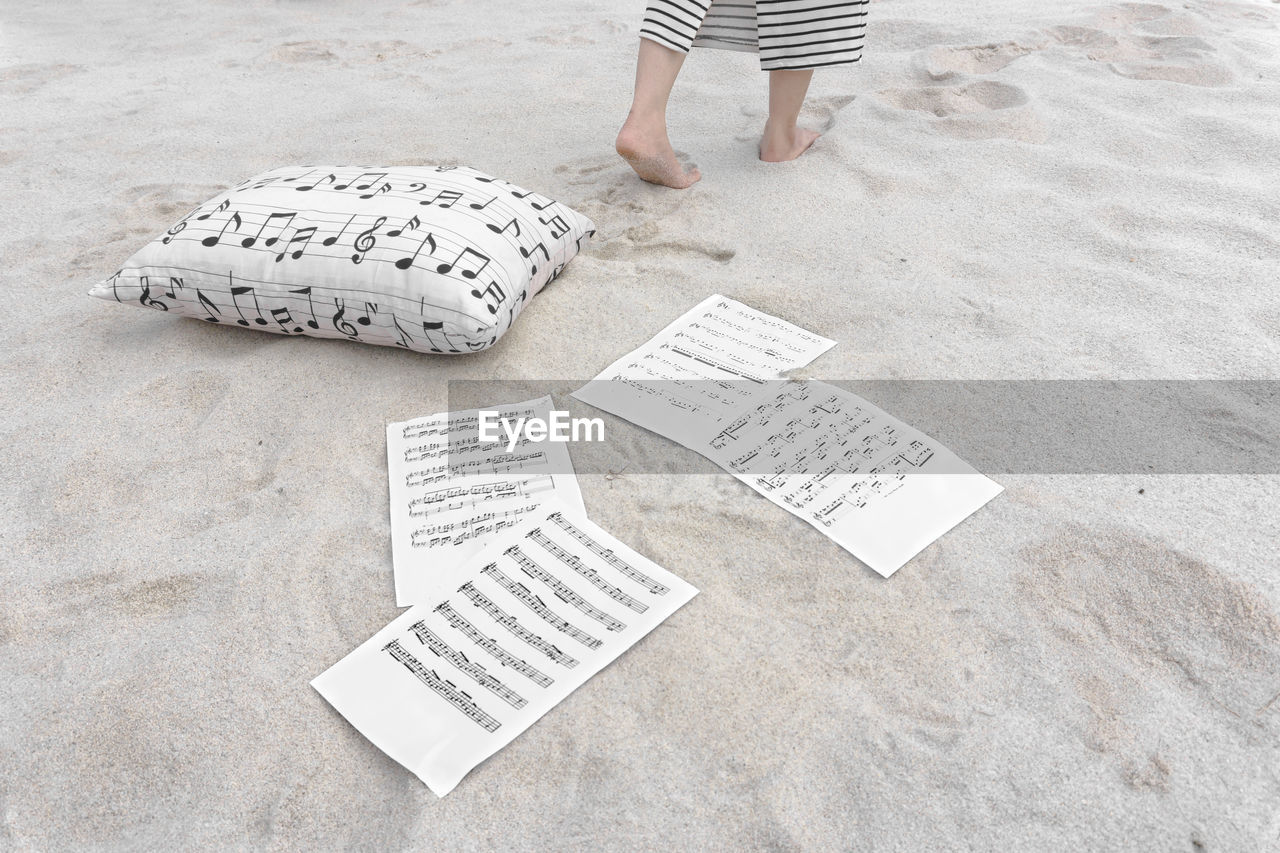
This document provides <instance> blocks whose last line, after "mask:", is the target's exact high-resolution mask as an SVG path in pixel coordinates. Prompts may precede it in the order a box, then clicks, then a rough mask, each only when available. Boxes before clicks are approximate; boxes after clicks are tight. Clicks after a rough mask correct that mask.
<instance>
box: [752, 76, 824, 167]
mask: <svg viewBox="0 0 1280 853" xmlns="http://www.w3.org/2000/svg"><path fill="white" fill-rule="evenodd" d="M812 78H813V69H812V68H809V69H806V70H802V71H801V70H796V71H770V72H769V120H768V121H766V122H765V125H764V136H762V137H761V138H760V159H761V160H765V161H767V162H770V163H778V162H781V161H783V160H794V159H796V158H797V157H799V156H800V155H801V154H803V153H804V152H805V149H807V148H808V147H809V146H810V145H812V144H813V141H814V140H815V139H817V138H818V133H817V132H816V131H812V130H806V129H805V128H803V127H796V119H798V118H799V117H800V107H802V106H804V96H805V93H807V92H808V91H809V81H810V80H811V79H812Z"/></svg>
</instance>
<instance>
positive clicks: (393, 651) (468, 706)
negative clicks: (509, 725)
mask: <svg viewBox="0 0 1280 853" xmlns="http://www.w3.org/2000/svg"><path fill="white" fill-rule="evenodd" d="M382 650H383V651H385V652H387V653H388V654H389V655H391V657H393V658H395V659H396V660H398V661H400V663H402V664H404V665H405V668H406V669H408V670H409V671H410V672H412V673H413V674H414V675H415V676H416V677H417V678H418V680H419V681H421V682H422V683H423V684H425V685H427V686H428V687H430V688H431V689H432V690H434V691H435V692H436V693H437V694H439V695H440V696H441V697H443V698H444V700H445V701H446V702H448V703H449V704H450V705H452V706H453V707H455V708H457V709H458V710H459V711H461V712H462V713H464V714H466V715H467V717H468V718H470V719H471V720H472V721H474V722H475V723H476V724H477V725H479V726H480V727H481V728H482V729H484V730H485V731H488V732H496V731H497V730H498V729H499V728H500V727H501V726H502V723H499V722H498V721H497V720H496V719H494V718H493V717H491V716H489V715H488V714H486V713H485V712H484V711H482V710H480V707H479V706H478V705H476V703H475V700H474V699H472V698H471V697H470V696H468V695H467V694H466V693H464V692H463V691H461V690H459V689H458V685H456V684H454V683H453V682H452V681H449V680H447V679H444V678H441V677H440V676H439V675H438V674H437V673H436V671H435V670H433V669H427V668H426V667H425V666H423V665H422V662H421V661H420V660H418V659H417V658H415V657H414V656H413V655H412V654H410V653H409V651H408V650H407V649H405V647H404V646H402V645H400V641H399V640H392V641H391V642H389V643H387V644H386V645H385V646H383V647H382Z"/></svg>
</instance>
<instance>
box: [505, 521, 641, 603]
mask: <svg viewBox="0 0 1280 853" xmlns="http://www.w3.org/2000/svg"><path fill="white" fill-rule="evenodd" d="M525 537H526V538H527V539H531V540H533V541H534V542H536V543H537V544H538V545H539V546H541V548H542V549H543V550H544V551H546V552H547V553H549V554H551V555H552V556H553V557H555V558H556V559H557V560H559V561H560V562H562V563H564V564H565V565H566V566H568V567H569V568H571V569H573V570H574V571H575V572H577V573H578V574H580V575H582V576H583V577H584V578H586V579H587V581H588V582H589V583H590V584H591V585H592V586H594V587H595V588H596V589H598V590H600V591H601V592H603V593H604V594H605V595H607V596H609V597H610V598H612V599H613V600H614V601H616V602H618V603H619V604H622V605H624V606H626V607H629V608H631V609H632V610H634V611H635V612H636V613H644V612H645V611H646V610H648V609H649V605H647V604H645V603H644V602H641V601H637V600H636V599H634V598H632V597H631V596H629V595H627V594H626V593H625V592H623V591H622V590H620V589H618V588H617V587H616V586H614V585H613V584H611V583H609V582H608V581H606V580H605V579H604V578H602V577H600V573H599V572H597V571H596V570H595V569H593V568H591V567H590V566H587V565H585V564H584V563H583V562H582V561H581V560H580V559H578V558H577V557H575V556H574V555H573V554H570V553H569V552H568V551H566V550H565V549H563V548H561V547H560V546H559V545H557V544H556V543H555V542H553V541H551V539H549V538H548V537H547V534H545V533H543V532H542V529H541V528H539V527H535V528H534V529H533V530H530V531H529V532H528V533H526V534H525Z"/></svg>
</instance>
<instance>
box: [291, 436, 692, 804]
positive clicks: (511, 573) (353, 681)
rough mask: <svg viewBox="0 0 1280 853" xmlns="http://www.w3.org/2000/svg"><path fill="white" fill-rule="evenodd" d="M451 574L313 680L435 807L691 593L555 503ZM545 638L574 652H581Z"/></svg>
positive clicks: (574, 512)
mask: <svg viewBox="0 0 1280 853" xmlns="http://www.w3.org/2000/svg"><path fill="white" fill-rule="evenodd" d="M418 434H419V435H421V433H418ZM553 516H554V518H553ZM525 543H528V545H529V547H530V548H535V547H536V548H537V549H538V550H537V551H536V553H530V552H528V551H525V550H524V544H525ZM575 551H576V552H578V553H576V554H575V553H574V552H575ZM543 554H546V555H548V556H551V557H554V559H547V558H546V557H543V556H542V555H543ZM623 567H625V568H626V569H629V570H630V571H629V573H628V572H624V571H622V570H621V569H622V568H623ZM444 575H445V577H444V580H445V581H446V585H445V586H443V587H442V588H441V591H440V592H437V593H436V594H434V595H433V596H432V597H430V598H428V599H426V600H423V601H421V602H420V603H418V604H415V605H414V606H413V607H411V608H410V609H409V610H408V611H406V612H405V613H403V614H401V615H400V616H399V617H398V618H397V619H395V620H394V621H393V622H391V623H390V624H389V625H387V626H386V627H385V628H383V629H382V630H381V631H379V632H377V633H376V634H375V635H374V636H373V637H371V638H370V639H369V640H368V641H366V642H365V643H363V644H362V645H360V646H359V647H358V648H357V649H355V650H354V651H353V652H351V653H350V654H349V655H347V656H346V657H345V658H343V659H342V660H341V661H339V662H338V663H336V664H335V665H334V666H332V667H330V668H329V669H328V670H326V671H325V672H324V673H322V674H321V675H320V676H319V677H317V678H316V679H315V680H314V681H313V682H312V685H313V686H314V687H315V688H316V690H318V691H319V692H320V693H321V695H323V696H324V698H325V699H326V700H327V701H328V702H329V703H330V704H332V705H333V706H334V707H335V708H336V709H337V710H338V711H339V712H340V713H341V714H342V715H343V716H345V717H346V718H347V719H348V720H349V721H350V722H351V723H352V724H353V725H354V726H355V727H356V728H357V729H358V730H359V731H360V732H361V733H363V734H364V735H365V736H366V737H368V738H369V739H370V740H371V741H373V743H374V744H376V745H377V746H378V747H379V748H380V749H382V750H383V751H384V752H386V753H387V754H388V755H390V756H391V757H392V758H394V759H395V760H397V761H399V762H400V763H402V764H404V765H405V766H406V767H408V768H409V769H410V770H412V771H413V772H414V773H415V774H417V776H418V777H419V778H420V779H422V780H423V781H424V782H425V783H426V784H427V785H428V786H429V787H430V788H431V789H432V790H433V791H434V792H435V793H436V794H438V795H440V796H444V795H445V794H446V793H448V792H449V791H450V790H451V789H452V788H453V787H454V786H455V785H456V784H457V783H458V782H459V781H460V780H461V779H462V777H463V776H464V775H465V774H466V773H468V772H469V771H470V770H471V769H472V768H473V767H475V766H476V765H477V764H479V763H480V762H481V761H483V760H484V759H485V758H487V757H489V756H490V755H492V754H493V753H494V752H496V751H497V750H498V749H501V748H502V747H503V746H505V745H506V744H507V743H509V742H510V741H511V740H512V739H513V738H514V737H516V736H517V735H518V734H519V733H520V732H522V731H524V730H525V729H526V728H528V727H529V726H530V725H532V724H533V723H534V722H535V721H537V720H538V718H540V717H541V716H542V715H543V714H545V713H546V712H547V711H549V710H550V709H551V708H552V707H554V706H555V705H556V704H557V703H559V702H560V701H561V700H563V699H564V698H565V697H566V696H568V695H569V693H571V692H572V691H573V690H575V689H577V688H578V687H579V686H581V685H582V684H583V683H584V682H586V681H587V680H588V679H589V678H590V677H591V676H592V675H594V674H595V673H596V672H598V671H600V669H601V668H603V667H604V666H606V665H607V664H608V663H609V662H611V661H612V660H614V659H616V658H617V657H618V656H619V655H621V654H622V653H623V652H624V651H626V650H627V649H628V648H630V647H631V646H632V645H634V644H635V642H636V641H637V640H639V639H640V638H641V637H643V636H644V635H645V634H647V633H648V632H649V631H651V630H653V629H654V628H655V627H657V626H658V625H659V624H660V623H661V622H662V621H663V620H665V619H666V618H667V617H668V616H670V615H671V614H672V613H674V612H675V611H676V610H677V609H679V608H680V607H681V606H683V605H684V604H685V603H686V602H688V601H689V600H690V599H691V598H692V597H693V596H694V595H696V594H697V590H696V589H694V588H693V587H691V586H690V585H689V584H687V583H685V582H684V581H682V580H680V579H679V578H678V577H676V576H675V575H673V574H671V573H670V572H668V571H666V570H665V569H663V568H662V567H660V566H658V565H655V564H654V563H652V562H650V561H649V560H647V559H645V558H644V557H643V556H641V555H640V554H637V553H636V552H634V551H632V550H630V549H629V548H627V546H625V545H624V544H622V543H621V542H619V541H618V540H616V539H614V538H613V537H612V536H610V535H609V534H608V533H606V532H605V531H603V530H601V529H600V528H599V527H597V526H595V525H594V524H592V523H591V522H590V521H589V520H587V518H586V516H585V515H584V514H582V512H581V511H580V510H578V509H576V508H572V507H569V506H567V505H565V504H563V503H561V502H559V501H555V500H553V501H551V502H549V503H548V504H546V505H544V506H542V507H540V508H539V509H538V510H537V511H536V512H534V513H532V514H531V515H530V516H529V517H528V518H527V519H526V520H525V521H523V522H521V523H520V524H519V525H517V526H516V527H513V528H511V529H509V530H505V531H503V532H502V533H501V534H499V535H497V536H496V537H494V539H493V540H492V541H491V542H490V544H489V545H488V546H487V547H486V548H485V549H484V550H483V551H481V552H479V553H477V554H475V555H473V556H472V557H471V558H469V559H466V560H463V561H460V562H459V563H456V564H454V565H453V566H451V567H450V568H449V569H448V570H447V571H445V572H444ZM520 576H523V577H527V578H528V579H529V583H530V584H532V585H534V587H535V588H537V589H540V590H541V589H545V590H547V591H548V596H549V597H548V599H546V600H544V599H543V598H542V596H541V595H539V594H538V593H537V592H535V591H533V589H530V587H529V586H526V585H525V584H524V583H521V582H520V581H517V580H515V577H520ZM605 577H607V578H608V581H607V582H604V583H603V585H602V583H601V581H602V579H603V578H605ZM610 589H612V590H614V591H615V592H616V593H618V594H617V595H615V594H611V593H610V592H609V590H610ZM655 590H661V593H660V594H658V595H657V597H654V598H651V599H650V600H648V601H647V602H646V604H645V605H644V606H643V608H641V609H637V608H636V607H635V606H633V605H636V604H639V601H638V600H637V598H636V596H639V595H643V594H646V593H649V594H653V593H655ZM548 602H553V603H548ZM557 608H561V609H562V610H563V612H559V610H558V609H557ZM517 612H519V613H521V614H523V615H522V616H520V617H517V616H516V615H515V614H516V613H517ZM624 617H625V618H624ZM591 625H595V626H603V627H604V628H605V629H606V630H605V631H604V632H603V635H602V636H600V637H595V636H593V635H592V634H590V633H588V631H587V628H588V626H591ZM548 634H549V635H550V636H553V637H565V638H568V639H571V640H573V642H574V644H575V652H574V654H573V655H569V654H567V653H566V652H565V651H564V650H562V649H561V648H559V647H558V646H557V645H556V643H554V642H552V641H551V640H549V639H548V637H547V636H546V635H548ZM411 648H412V649H413V650H412V651H411ZM531 659H532V660H538V661H542V660H545V661H548V663H540V664H539V665H537V666H535V665H533V664H531V663H530V662H529V661H530V660H531ZM547 667H550V669H547ZM506 673H512V675H510V676H508V675H506Z"/></svg>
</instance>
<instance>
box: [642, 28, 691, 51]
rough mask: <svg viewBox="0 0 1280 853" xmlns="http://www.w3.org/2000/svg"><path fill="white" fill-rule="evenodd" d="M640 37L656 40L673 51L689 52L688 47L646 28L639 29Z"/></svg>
mask: <svg viewBox="0 0 1280 853" xmlns="http://www.w3.org/2000/svg"><path fill="white" fill-rule="evenodd" d="M640 38H642V39H648V40H649V41H651V42H656V43H657V44H660V45H662V46H663V47H665V48H667V49H668V50H674V51H677V52H679V53H688V52H689V48H687V47H684V46H683V45H680V44H677V43H676V42H674V41H672V40H671V39H669V38H666V37H664V36H661V35H659V34H658V33H653V32H649V31H648V30H641V31H640Z"/></svg>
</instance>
